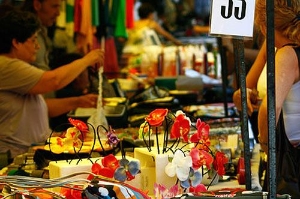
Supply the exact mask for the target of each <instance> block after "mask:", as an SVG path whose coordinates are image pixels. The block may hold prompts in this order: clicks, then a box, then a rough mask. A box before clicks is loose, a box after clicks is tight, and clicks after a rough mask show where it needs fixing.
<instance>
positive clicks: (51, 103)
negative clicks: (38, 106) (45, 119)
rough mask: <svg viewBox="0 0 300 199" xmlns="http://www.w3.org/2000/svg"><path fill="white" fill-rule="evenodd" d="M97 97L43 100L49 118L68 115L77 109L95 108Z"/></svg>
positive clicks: (89, 95) (86, 96)
mask: <svg viewBox="0 0 300 199" xmlns="http://www.w3.org/2000/svg"><path fill="white" fill-rule="evenodd" d="M97 99H98V95H96V94H87V95H81V96H78V97H66V98H47V99H45V101H46V104H47V107H48V114H49V117H56V116H59V115H61V114H65V113H68V112H69V111H71V110H75V109H76V108H78V107H81V108H91V107H93V108H96V106H97Z"/></svg>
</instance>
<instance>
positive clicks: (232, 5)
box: [210, 0, 255, 37]
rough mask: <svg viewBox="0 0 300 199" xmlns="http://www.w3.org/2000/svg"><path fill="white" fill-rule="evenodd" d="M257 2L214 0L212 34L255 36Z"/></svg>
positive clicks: (211, 22) (251, 0)
mask: <svg viewBox="0 0 300 199" xmlns="http://www.w3.org/2000/svg"><path fill="white" fill-rule="evenodd" d="M254 11H255V0H213V1H212V8H211V21H210V33H211V34H221V35H233V36H245V37H252V36H253V25H254Z"/></svg>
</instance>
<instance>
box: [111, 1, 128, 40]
mask: <svg viewBox="0 0 300 199" xmlns="http://www.w3.org/2000/svg"><path fill="white" fill-rule="evenodd" d="M116 17H117V18H116V19H117V20H116V28H115V33H114V35H115V37H124V38H127V37H128V35H127V31H126V0H120V3H119V6H118V14H117V16H116Z"/></svg>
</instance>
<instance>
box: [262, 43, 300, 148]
mask: <svg viewBox="0 0 300 199" xmlns="http://www.w3.org/2000/svg"><path fill="white" fill-rule="evenodd" d="M275 66H276V67H275V96H276V98H275V103H276V108H275V111H276V124H277V122H278V118H279V115H280V113H281V109H282V106H283V103H284V100H285V99H286V97H287V95H288V93H289V91H290V89H291V87H292V86H293V84H294V83H295V82H297V81H299V67H298V60H297V57H296V53H295V51H294V50H293V48H292V47H283V48H281V49H279V50H278V51H277V52H276V59H275ZM267 121H268V107H267V96H265V97H264V99H263V100H262V103H261V106H260V108H259V112H258V130H259V142H260V144H261V147H262V149H263V150H264V151H265V152H266V153H267V152H268V122H267Z"/></svg>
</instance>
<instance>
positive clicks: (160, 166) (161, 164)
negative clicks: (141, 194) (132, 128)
mask: <svg viewBox="0 0 300 199" xmlns="http://www.w3.org/2000/svg"><path fill="white" fill-rule="evenodd" d="M161 149H162V148H161ZM161 149H160V150H161ZM169 156H173V153H172V152H170V153H166V154H158V152H157V149H156V148H155V147H153V148H152V151H151V152H149V151H148V149H147V148H135V150H134V158H136V159H138V160H139V161H140V164H141V174H140V175H139V179H137V180H139V181H140V186H139V188H140V189H142V190H144V191H149V194H150V195H153V194H154V183H157V184H161V185H164V186H166V187H168V188H170V187H171V186H173V185H175V183H176V181H177V178H176V176H175V177H172V178H171V177H169V176H167V174H166V173H165V167H166V165H167V164H168V162H169V160H168V157H169Z"/></svg>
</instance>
